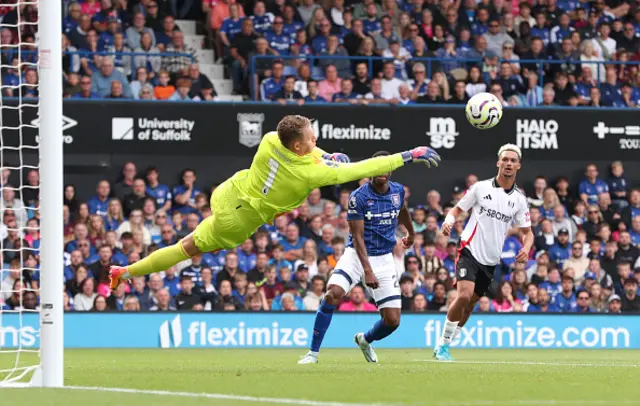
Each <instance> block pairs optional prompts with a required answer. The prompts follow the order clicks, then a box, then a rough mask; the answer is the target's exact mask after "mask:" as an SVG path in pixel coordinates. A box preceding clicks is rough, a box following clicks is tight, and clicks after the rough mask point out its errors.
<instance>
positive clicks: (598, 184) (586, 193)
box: [578, 164, 609, 204]
mask: <svg viewBox="0 0 640 406" xmlns="http://www.w3.org/2000/svg"><path fill="white" fill-rule="evenodd" d="M578 189H579V190H578V192H579V193H580V199H582V201H583V202H584V203H586V204H597V203H598V195H599V194H600V193H603V192H609V186H608V185H607V183H606V182H605V181H604V180H602V179H600V178H598V168H597V167H596V165H594V164H589V165H587V168H586V170H585V179H584V180H583V181H581V182H580V185H579V187H578Z"/></svg>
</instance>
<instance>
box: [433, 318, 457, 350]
mask: <svg viewBox="0 0 640 406" xmlns="http://www.w3.org/2000/svg"><path fill="white" fill-rule="evenodd" d="M457 328H458V322H457V321H449V319H447V321H446V322H445V323H444V328H443V329H442V337H440V341H439V342H438V344H439V345H449V344H451V341H453V338H454V336H455V333H456V329H457Z"/></svg>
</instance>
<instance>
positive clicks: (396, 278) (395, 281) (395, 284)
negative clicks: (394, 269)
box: [393, 275, 400, 288]
mask: <svg viewBox="0 0 640 406" xmlns="http://www.w3.org/2000/svg"><path fill="white" fill-rule="evenodd" d="M399 286H400V282H398V275H393V287H394V288H397V287H399Z"/></svg>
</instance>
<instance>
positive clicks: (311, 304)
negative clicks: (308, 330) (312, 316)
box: [302, 275, 326, 311]
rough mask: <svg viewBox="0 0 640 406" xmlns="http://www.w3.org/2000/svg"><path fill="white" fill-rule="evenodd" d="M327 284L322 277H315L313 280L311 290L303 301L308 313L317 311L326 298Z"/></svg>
mask: <svg viewBox="0 0 640 406" xmlns="http://www.w3.org/2000/svg"><path fill="white" fill-rule="evenodd" d="M325 287H326V282H325V280H324V278H323V277H322V276H320V275H315V276H314V277H313V278H311V289H310V290H309V291H308V292H307V294H306V295H305V296H304V298H303V299H302V301H303V304H304V309H305V310H307V311H316V310H318V307H319V306H320V302H321V301H322V298H323V296H324V292H325Z"/></svg>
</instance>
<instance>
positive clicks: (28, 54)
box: [0, 48, 195, 80]
mask: <svg viewBox="0 0 640 406" xmlns="http://www.w3.org/2000/svg"><path fill="white" fill-rule="evenodd" d="M0 54H2V55H10V57H13V55H15V56H17V57H18V58H19V61H20V63H21V64H22V66H33V67H35V66H36V61H37V58H38V51H28V50H23V49H20V48H10V49H2V50H0ZM62 54H63V55H70V56H74V55H75V56H78V57H79V58H87V57H90V58H92V57H94V56H115V57H118V58H120V57H126V58H129V59H130V60H129V62H128V63H129V64H130V65H131V66H129V69H130V70H131V72H130V77H131V80H135V79H136V78H135V74H136V68H135V64H134V59H135V58H136V57H147V58H160V59H161V61H162V62H161V63H162V64H164V63H165V59H167V58H188V59H189V63H194V62H195V57H194V56H193V55H192V54H189V53H183V52H159V53H154V54H149V53H146V52H109V51H99V52H89V51H64V52H62ZM32 58H35V59H33V60H32V61H30V59H32ZM9 64H11V60H10V59H9ZM2 67H3V68H5V69H6V68H10V66H7V65H3V66H2ZM115 68H118V66H115Z"/></svg>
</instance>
